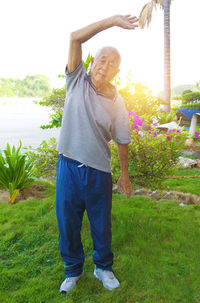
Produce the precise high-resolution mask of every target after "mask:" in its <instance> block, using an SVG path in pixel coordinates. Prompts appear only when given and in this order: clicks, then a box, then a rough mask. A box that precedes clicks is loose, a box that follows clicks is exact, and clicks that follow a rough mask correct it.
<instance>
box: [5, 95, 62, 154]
mask: <svg viewBox="0 0 200 303" xmlns="http://www.w3.org/2000/svg"><path fill="white" fill-rule="evenodd" d="M33 100H35V99H33V98H0V149H4V148H5V147H6V143H7V142H8V143H9V144H10V145H16V146H18V145H19V140H20V139H21V140H22V144H23V146H29V145H31V146H32V147H33V148H36V147H38V146H39V145H40V143H41V142H42V141H43V140H48V139H49V138H51V137H55V138H56V139H58V134H59V130H58V129H47V130H43V129H41V128H40V125H42V124H47V123H48V121H49V113H50V109H49V108H47V107H44V106H40V105H37V104H35V103H34V102H33Z"/></svg>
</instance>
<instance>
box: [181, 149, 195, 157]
mask: <svg viewBox="0 0 200 303" xmlns="http://www.w3.org/2000/svg"><path fill="white" fill-rule="evenodd" d="M194 154H195V152H194V151H190V150H183V151H182V155H183V157H184V156H193V155H194Z"/></svg>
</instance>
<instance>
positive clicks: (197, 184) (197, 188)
mask: <svg viewBox="0 0 200 303" xmlns="http://www.w3.org/2000/svg"><path fill="white" fill-rule="evenodd" d="M174 175H175V176H177V177H182V178H181V179H170V178H169V179H167V180H165V181H164V184H165V185H166V190H176V191H181V192H183V193H191V194H196V195H200V169H197V168H193V169H177V171H176V172H175V174H174ZM189 176H190V177H192V178H188V177H189ZM195 176H199V178H194V177H195ZM183 177H185V178H183Z"/></svg>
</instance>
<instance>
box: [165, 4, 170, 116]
mask: <svg viewBox="0 0 200 303" xmlns="http://www.w3.org/2000/svg"><path fill="white" fill-rule="evenodd" d="M164 95H165V101H166V103H167V104H166V107H165V108H166V111H167V112H170V110H171V102H170V101H171V65H170V0H164Z"/></svg>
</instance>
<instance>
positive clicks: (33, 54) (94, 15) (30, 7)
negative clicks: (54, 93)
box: [0, 0, 200, 93]
mask: <svg viewBox="0 0 200 303" xmlns="http://www.w3.org/2000/svg"><path fill="white" fill-rule="evenodd" d="M147 2H148V0H135V1H134V0H123V1H117V0H101V1H96V0H70V1H69V0H0V33H1V35H0V37H1V38H0V39H1V46H0V77H18V78H23V77H25V76H26V75H28V74H36V73H41V74H44V75H46V76H48V77H49V78H50V79H51V84H52V86H54V87H56V86H60V85H61V84H62V83H61V82H62V81H63V80H61V79H58V78H57V76H58V74H63V73H64V69H65V64H66V61H67V54H68V41H69V35H70V32H71V31H73V30H76V29H79V28H81V27H83V26H86V25H88V24H90V23H92V22H95V21H98V20H100V19H103V18H105V17H109V16H111V15H114V14H132V15H136V16H138V15H139V13H140V11H141V9H142V7H143V5H144V4H145V3H147ZM199 14H200V1H199V0H173V1H172V5H171V75H172V87H173V86H175V85H178V84H195V83H196V82H197V81H199V80H200V60H199V54H200V43H199V30H200V17H199ZM163 39H164V38H163V11H162V10H161V9H157V11H155V12H154V15H153V18H152V22H151V25H150V27H149V28H148V29H144V30H140V29H137V30H135V31H128V30H123V29H120V28H116V27H115V28H111V29H108V30H106V31H104V32H102V33H100V34H98V35H96V36H95V37H93V38H92V39H91V40H89V41H88V42H86V43H85V44H84V45H83V58H86V56H87V54H88V52H90V53H92V54H93V55H94V54H95V53H96V50H97V49H98V48H100V47H102V46H106V45H113V46H115V47H117V48H118V49H119V51H120V53H121V56H122V64H121V71H122V75H126V74H127V73H128V71H130V70H131V73H132V74H133V81H134V82H141V83H142V84H144V85H147V86H149V88H150V89H152V90H153V91H154V92H155V93H157V92H158V91H160V90H162V89H163V66H164V63H163V49H164V46H163V44H164V40H163Z"/></svg>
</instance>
